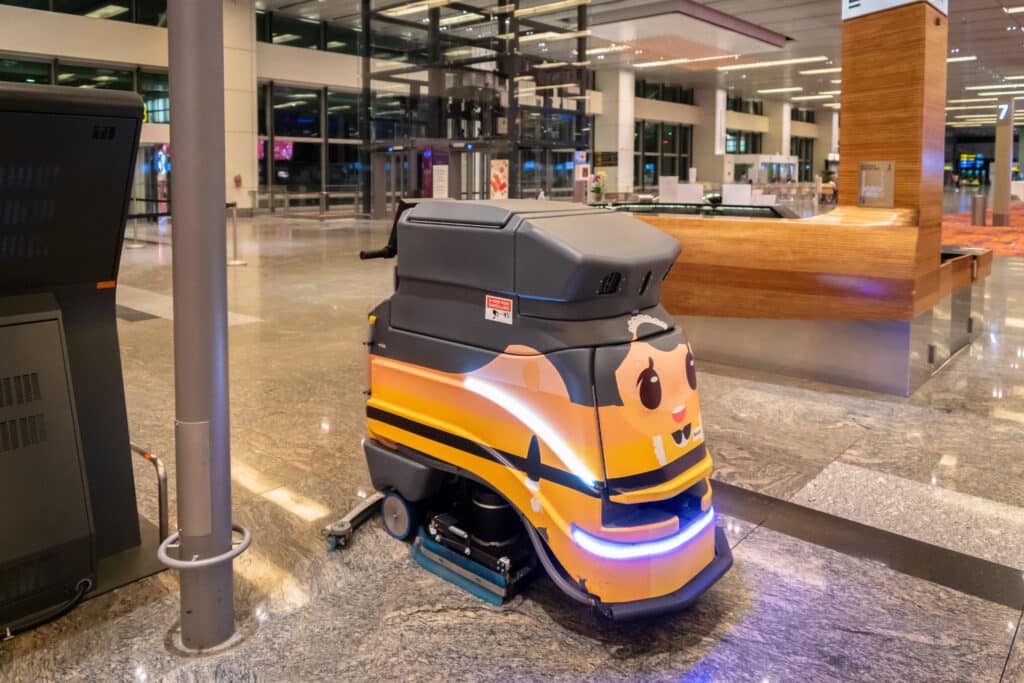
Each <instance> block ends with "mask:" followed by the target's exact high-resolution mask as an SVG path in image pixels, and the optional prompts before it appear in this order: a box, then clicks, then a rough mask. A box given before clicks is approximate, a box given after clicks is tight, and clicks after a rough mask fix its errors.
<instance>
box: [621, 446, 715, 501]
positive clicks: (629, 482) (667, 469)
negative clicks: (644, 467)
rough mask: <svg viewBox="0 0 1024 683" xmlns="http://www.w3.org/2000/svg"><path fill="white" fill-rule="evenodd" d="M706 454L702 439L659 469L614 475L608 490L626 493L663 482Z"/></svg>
mask: <svg viewBox="0 0 1024 683" xmlns="http://www.w3.org/2000/svg"><path fill="white" fill-rule="evenodd" d="M706 455H707V447H706V446H705V445H704V442H703V441H702V442H701V443H700V444H699V445H698V446H696V447H695V448H694V449H693V450H691V451H690V452H689V453H686V454H685V455H682V456H680V457H678V458H676V459H675V460H673V461H672V462H670V463H669V464H667V465H665V466H664V467H662V468H661V469H659V470H650V471H649V472H641V473H640V474H631V475H629V476H628V477H616V478H614V479H609V480H608V492H609V493H611V494H612V495H615V494H616V493H626V492H628V491H635V490H637V489H646V488H650V487H651V486H657V485H658V484H664V483H665V482H668V481H672V480H673V479H675V478H676V477H678V476H679V475H680V474H682V473H683V472H685V471H686V470H688V469H690V468H691V467H693V466H694V465H698V464H700V462H701V461H702V460H704V456H706Z"/></svg>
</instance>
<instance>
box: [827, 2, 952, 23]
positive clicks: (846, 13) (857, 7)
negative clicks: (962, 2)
mask: <svg viewBox="0 0 1024 683" xmlns="http://www.w3.org/2000/svg"><path fill="white" fill-rule="evenodd" d="M915 2H921V0H843V19H844V20H846V19H854V18H856V17H862V16H864V15H865V14H874V13H875V12H882V11H884V10H887V9H892V8H894V7H902V6H903V5H913V4H914V3H915ZM925 2H927V3H928V4H929V5H931V6H932V7H934V8H935V9H937V10H939V11H940V12H942V13H943V14H945V15H946V16H949V0H925Z"/></svg>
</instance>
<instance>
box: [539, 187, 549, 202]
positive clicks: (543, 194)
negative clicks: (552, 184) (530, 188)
mask: <svg viewBox="0 0 1024 683" xmlns="http://www.w3.org/2000/svg"><path fill="white" fill-rule="evenodd" d="M547 198H548V196H547V194H546V193H545V192H544V188H543V187H542V188H540V191H539V192H538V193H537V199H540V200H544V199H547Z"/></svg>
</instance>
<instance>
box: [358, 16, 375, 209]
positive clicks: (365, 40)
mask: <svg viewBox="0 0 1024 683" xmlns="http://www.w3.org/2000/svg"><path fill="white" fill-rule="evenodd" d="M370 16H371V15H370V0H359V26H360V28H362V30H361V31H360V32H359V44H358V50H359V70H360V72H361V73H360V76H361V79H360V81H361V83H360V85H361V87H360V91H359V117H358V121H359V142H360V144H359V191H360V192H361V193H362V196H363V202H362V212H363V213H364V214H366V215H367V216H369V215H372V213H373V206H372V204H371V201H372V200H371V197H370V193H371V185H372V179H371V170H370V160H371V158H372V157H371V154H370V144H371V143H372V140H373V133H372V126H373V100H372V93H371V91H370V86H371V79H370V72H371V71H372V68H373V67H372V65H371V62H370V53H371V40H372V33H371V31H372V30H373V27H372V25H371V19H370Z"/></svg>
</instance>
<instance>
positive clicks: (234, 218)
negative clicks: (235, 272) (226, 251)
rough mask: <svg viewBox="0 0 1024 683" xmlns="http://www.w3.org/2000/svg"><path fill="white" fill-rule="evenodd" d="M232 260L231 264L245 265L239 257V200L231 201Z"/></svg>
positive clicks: (229, 262)
mask: <svg viewBox="0 0 1024 683" xmlns="http://www.w3.org/2000/svg"><path fill="white" fill-rule="evenodd" d="M229 206H230V207H231V260H230V261H228V265H229V266H244V265H247V264H246V262H245V261H243V260H242V259H240V258H238V202H231V204H230V205H229Z"/></svg>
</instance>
